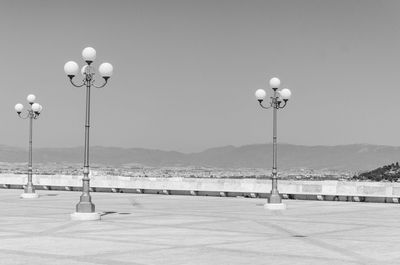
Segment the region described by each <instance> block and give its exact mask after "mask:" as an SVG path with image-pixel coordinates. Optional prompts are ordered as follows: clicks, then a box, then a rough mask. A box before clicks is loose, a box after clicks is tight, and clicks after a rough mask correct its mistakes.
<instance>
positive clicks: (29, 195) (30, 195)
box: [20, 192, 39, 199]
mask: <svg viewBox="0 0 400 265" xmlns="http://www.w3.org/2000/svg"><path fill="white" fill-rule="evenodd" d="M20 197H21V198H22V199H36V198H39V194H37V193H34V192H33V193H25V192H24V193H22V194H21V195H20Z"/></svg>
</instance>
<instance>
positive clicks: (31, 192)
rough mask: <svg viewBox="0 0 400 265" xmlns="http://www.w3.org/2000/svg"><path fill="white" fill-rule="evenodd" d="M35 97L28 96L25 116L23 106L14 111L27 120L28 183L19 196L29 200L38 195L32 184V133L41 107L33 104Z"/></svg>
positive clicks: (20, 105)
mask: <svg viewBox="0 0 400 265" xmlns="http://www.w3.org/2000/svg"><path fill="white" fill-rule="evenodd" d="M35 99H36V97H35V95H32V94H31V95H28V97H27V100H28V102H29V105H30V106H31V108H30V109H28V110H26V112H25V114H22V110H23V109H24V106H23V105H22V104H20V103H18V104H16V105H15V111H16V112H17V114H18V116H19V117H20V118H22V119H29V159H28V182H27V184H26V186H25V189H24V193H22V194H21V198H24V199H30V198H38V197H39V195H38V194H37V193H36V192H35V186H34V185H33V183H32V132H33V120H35V119H37V118H39V115H40V112H41V111H42V109H43V107H42V106H41V105H40V104H38V103H34V101H35Z"/></svg>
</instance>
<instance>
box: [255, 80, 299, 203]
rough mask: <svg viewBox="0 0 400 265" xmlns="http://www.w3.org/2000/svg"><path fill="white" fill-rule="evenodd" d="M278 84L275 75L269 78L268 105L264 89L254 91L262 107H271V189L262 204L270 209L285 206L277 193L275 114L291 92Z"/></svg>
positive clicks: (285, 102) (284, 104) (282, 106)
mask: <svg viewBox="0 0 400 265" xmlns="http://www.w3.org/2000/svg"><path fill="white" fill-rule="evenodd" d="M280 84H281V81H280V80H279V79H278V78H276V77H274V78H271V80H270V81H269V85H270V87H271V88H272V90H273V91H274V93H273V96H272V97H271V101H270V103H269V105H268V106H265V105H263V100H264V99H265V97H266V92H265V90H263V89H258V90H257V91H256V93H255V95H256V98H257V100H258V102H259V104H260V106H261V107H262V108H263V109H269V108H272V109H273V124H272V126H273V129H272V131H273V137H272V190H271V194H270V197H269V199H268V203H266V204H265V205H264V206H265V208H267V209H270V210H282V209H285V208H286V206H285V204H283V203H282V198H281V196H280V195H279V191H278V168H277V162H278V155H277V151H278V150H277V114H278V109H283V108H284V107H285V106H286V104H287V102H288V100H289V98H290V96H291V94H292V93H291V92H290V90H289V89H287V88H284V89H282V90H279V91H278V88H279V86H280Z"/></svg>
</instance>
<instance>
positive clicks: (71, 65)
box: [64, 61, 79, 77]
mask: <svg viewBox="0 0 400 265" xmlns="http://www.w3.org/2000/svg"><path fill="white" fill-rule="evenodd" d="M64 72H65V73H66V74H67V76H69V77H74V76H75V75H76V74H77V73H78V72H79V65H78V64H77V63H76V62H74V61H69V62H67V63H65V64H64Z"/></svg>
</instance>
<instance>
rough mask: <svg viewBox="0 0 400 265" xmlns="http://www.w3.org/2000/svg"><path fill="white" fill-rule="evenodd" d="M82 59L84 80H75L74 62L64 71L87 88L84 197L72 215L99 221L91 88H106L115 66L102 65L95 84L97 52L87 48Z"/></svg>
mask: <svg viewBox="0 0 400 265" xmlns="http://www.w3.org/2000/svg"><path fill="white" fill-rule="evenodd" d="M82 57H83V59H84V61H85V62H86V65H84V66H83V67H82V69H81V73H82V75H83V79H82V80H81V81H80V82H79V83H76V82H74V80H73V78H74V77H75V76H76V74H77V73H78V72H79V66H78V64H77V63H76V62H74V61H69V62H67V63H66V64H65V65H64V71H65V73H66V74H67V76H68V77H69V80H70V82H71V84H72V85H73V86H75V87H83V86H86V115H85V150H84V159H83V178H82V195H81V197H80V201H79V203H78V204H77V205H76V212H75V213H73V214H72V215H71V218H72V219H73V220H99V219H100V214H99V213H96V212H95V205H94V204H93V203H92V198H91V196H90V184H89V182H90V179H89V171H90V169H89V128H90V90H91V87H92V86H93V87H96V88H101V87H104V86H105V85H106V84H107V82H108V79H109V78H110V77H111V75H112V73H113V66H112V65H111V64H109V63H102V64H100V66H99V73H100V75H101V76H102V77H103V83H102V84H101V85H96V84H95V70H94V67H93V66H92V63H93V61H94V60H95V59H96V50H95V49H93V48H92V47H87V48H85V49H83V51H82Z"/></svg>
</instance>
